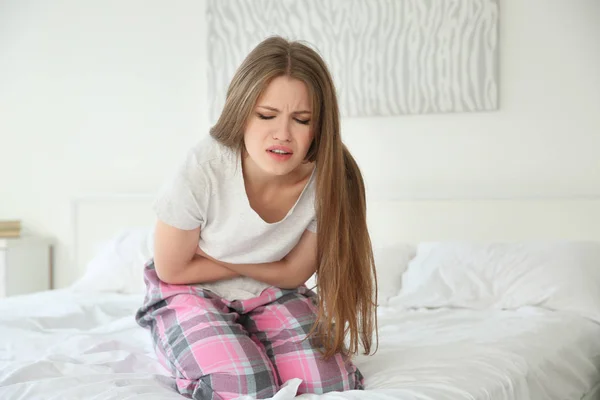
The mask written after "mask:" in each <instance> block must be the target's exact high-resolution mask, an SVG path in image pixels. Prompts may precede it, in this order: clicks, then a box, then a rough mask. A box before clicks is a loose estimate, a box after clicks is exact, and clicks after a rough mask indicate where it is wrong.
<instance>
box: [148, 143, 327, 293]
mask: <svg viewBox="0 0 600 400" xmlns="http://www.w3.org/2000/svg"><path fill="white" fill-rule="evenodd" d="M315 179H316V176H315V170H313V172H312V174H311V176H310V178H309V180H308V182H307V183H306V186H305V187H304V189H303V191H302V193H301V194H300V196H299V198H298V200H297V201H296V203H295V204H294V206H293V207H292V208H291V209H290V211H289V212H288V214H287V215H286V216H285V217H284V218H283V219H282V220H280V221H278V222H275V223H268V222H265V221H264V220H263V219H262V218H261V217H260V216H259V215H258V213H256V211H254V210H253V209H252V207H251V206H250V203H249V201H248V197H247V195H246V189H245V186H244V177H243V174H242V166H241V163H240V157H239V155H238V154H236V153H235V152H234V151H233V150H231V149H229V148H227V147H225V146H223V145H221V144H220V143H219V142H217V141H216V140H215V139H214V138H212V137H211V136H208V137H207V138H205V139H202V140H201V141H199V142H198V143H197V144H196V145H195V146H194V147H193V148H192V149H190V151H189V152H188V154H187V157H186V159H185V161H184V163H183V164H182V165H181V166H180V167H179V168H178V169H177V171H176V173H175V175H174V176H173V177H172V179H171V180H169V181H168V182H167V183H166V184H165V185H164V186H163V187H162V188H161V190H160V192H159V195H158V197H157V199H156V200H155V202H154V210H155V212H156V215H157V217H158V219H160V220H161V221H163V222H164V223H166V224H168V225H171V226H173V227H175V228H179V229H183V230H191V229H196V228H198V227H200V240H199V243H198V245H199V247H200V248H201V249H202V250H203V251H204V252H205V253H206V254H208V255H210V256H211V257H213V258H215V259H217V260H221V261H224V262H228V263H233V264H258V263H266V262H273V261H279V260H281V259H282V258H283V257H285V256H286V255H287V254H288V253H289V252H290V251H291V250H292V249H293V248H294V246H295V245H296V244H297V243H298V241H299V240H300V237H301V236H302V234H303V233H304V231H305V230H306V229H308V230H310V231H312V232H316V230H317V226H316V213H315V203H314V199H315ZM197 286H198V287H201V288H204V289H208V290H210V291H212V292H214V293H216V294H217V295H219V296H221V297H224V298H226V299H228V300H236V299H237V300H245V299H248V298H252V297H256V296H258V295H260V293H261V292H262V291H263V290H264V289H266V288H267V287H269V285H268V284H266V283H264V282H259V281H256V280H254V279H252V278H248V277H238V278H233V279H229V280H224V281H218V282H210V283H202V284H198V285H197Z"/></svg>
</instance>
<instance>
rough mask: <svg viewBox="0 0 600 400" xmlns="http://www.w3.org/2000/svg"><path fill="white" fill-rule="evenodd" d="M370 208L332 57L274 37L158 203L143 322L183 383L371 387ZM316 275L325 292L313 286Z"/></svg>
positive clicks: (262, 394)
mask: <svg viewBox="0 0 600 400" xmlns="http://www.w3.org/2000/svg"><path fill="white" fill-rule="evenodd" d="M365 208H366V206H365V189H364V185H363V179H362V176H361V174H360V171H359V168H358V166H357V164H356V162H355V161H354V159H353V158H352V156H351V155H350V153H349V151H348V150H347V148H346V147H345V146H344V144H343V143H342V140H341V137H340V124H339V113H338V104H337V99H336V94H335V89H334V85H333V82H332V79H331V76H330V73H329V72H328V70H327V67H326V65H325V63H324V62H323V60H322V59H321V58H320V57H319V55H318V54H317V53H316V52H315V51H313V50H312V49H310V48H309V47H307V46H305V45H304V44H301V43H299V42H288V41H286V40H284V39H282V38H280V37H272V38H268V39H266V40H265V41H263V42H262V43H260V44H259V45H258V46H257V47H256V48H255V49H254V50H253V51H252V52H251V53H250V54H249V55H248V56H247V58H246V59H245V60H244V61H243V63H242V65H241V66H240V67H239V69H238V70H237V72H236V74H235V76H234V77H233V80H232V81H231V84H230V86H229V89H228V92H227V98H226V102H225V105H224V108H223V111H222V114H221V116H220V118H219V120H218V121H217V123H216V125H215V126H214V127H213V128H212V129H211V131H210V135H209V136H208V137H207V138H206V139H204V140H201V141H200V142H199V143H198V144H197V145H196V146H194V147H193V148H192V149H191V151H190V152H189V153H188V155H187V159H186V160H185V162H184V163H183V165H182V166H181V168H180V169H179V170H178V172H177V174H176V175H175V176H174V178H173V179H172V180H171V181H170V182H169V183H168V184H167V185H166V186H165V187H164V189H163V190H162V191H161V193H160V195H159V197H158V199H157V200H156V203H155V209H156V213H157V217H158V222H157V224H156V233H155V249H154V255H153V259H152V260H150V261H149V262H148V263H147V264H146V266H145V282H146V285H147V293H146V297H145V300H144V303H143V305H142V306H141V308H140V309H139V311H138V312H137V314H136V320H137V322H138V323H139V325H141V326H142V327H146V328H148V329H150V331H151V333H152V338H153V341H154V346H155V350H156V354H157V357H158V358H159V360H160V362H161V363H162V364H163V365H164V366H165V367H166V368H168V369H169V370H170V371H171V373H172V374H173V376H174V378H175V379H176V382H177V388H178V390H179V392H180V393H181V394H184V395H186V396H189V397H193V398H196V399H229V398H235V397H238V396H241V395H250V396H252V397H256V398H268V397H271V396H273V395H274V394H275V393H276V392H277V391H278V389H279V387H280V386H281V385H282V384H283V383H285V382H286V381H287V380H289V379H292V378H300V379H301V380H302V383H301V384H300V387H299V389H298V392H299V393H324V392H328V391H343V390H351V389H362V388H363V378H362V376H361V373H360V371H359V370H358V369H357V368H356V367H355V366H354V364H353V362H352V360H351V357H352V355H354V354H356V353H358V352H359V342H360V344H361V345H362V347H363V350H364V353H365V354H369V353H371V341H372V335H373V333H374V332H375V331H376V326H377V321H376V312H375V309H376V277H375V269H374V264H373V253H372V248H371V242H370V238H369V234H368V231H367V224H366V210H365ZM315 272H316V276H317V280H316V282H317V292H318V294H317V293H315V292H313V291H311V290H309V289H308V288H307V287H306V286H305V285H304V283H305V282H306V281H307V279H308V278H309V277H311V276H312V275H313V273H315ZM307 337H308V339H307V340H304V339H306V338H307ZM345 339H348V341H347V343H345Z"/></svg>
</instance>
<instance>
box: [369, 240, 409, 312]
mask: <svg viewBox="0 0 600 400" xmlns="http://www.w3.org/2000/svg"><path fill="white" fill-rule="evenodd" d="M415 254H416V246H414V245H411V244H408V243H397V244H394V245H386V246H379V247H374V248H373V258H374V260H375V269H376V271H377V302H378V304H379V305H380V306H388V305H389V301H390V299H391V298H392V297H394V296H396V295H397V294H398V293H399V292H400V288H401V287H402V279H403V278H402V275H403V274H404V272H405V271H406V270H407V268H408V265H409V262H410V260H411V259H412V258H413V257H414V256H415Z"/></svg>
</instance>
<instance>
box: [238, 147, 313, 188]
mask: <svg viewBox="0 0 600 400" xmlns="http://www.w3.org/2000/svg"><path fill="white" fill-rule="evenodd" d="M313 168H314V164H313V163H307V164H301V165H300V166H299V167H298V168H296V169H295V170H294V171H292V172H291V173H289V174H286V175H281V176H277V175H270V174H267V173H265V172H264V171H263V170H262V169H260V167H259V166H258V165H256V163H254V162H253V161H252V159H251V158H250V157H248V156H247V155H245V156H242V171H243V174H244V182H245V184H246V186H247V187H251V188H253V189H254V190H258V191H263V190H267V189H279V188H287V187H290V186H295V185H297V184H298V183H301V182H304V181H306V180H307V179H308V178H309V177H310V175H311V173H312V171H313Z"/></svg>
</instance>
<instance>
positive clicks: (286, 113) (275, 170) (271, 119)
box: [244, 76, 314, 176]
mask: <svg viewBox="0 0 600 400" xmlns="http://www.w3.org/2000/svg"><path fill="white" fill-rule="evenodd" d="M311 116H312V109H311V101H310V97H309V92H308V88H307V87H306V85H305V84H304V82H302V81H300V80H297V79H293V78H290V77H287V76H280V77H277V78H275V79H273V80H272V81H271V82H270V83H269V85H268V86H267V88H266V90H265V91H264V93H263V94H262V96H261V97H260V98H259V99H258V101H257V102H256V105H255V107H254V110H253V112H252V114H251V115H250V118H249V119H248V122H247V123H246V130H245V132H244V143H245V145H246V150H247V151H248V154H249V156H250V157H251V158H252V161H254V163H256V164H257V165H258V167H260V169H261V170H263V171H264V172H265V173H266V174H269V175H277V176H283V175H287V174H289V173H291V172H292V171H294V170H295V169H296V168H298V166H300V165H301V164H302V162H303V161H304V159H305V157H306V154H307V152H308V149H309V147H310V145H311V143H312V140H313V137H314V135H313V131H312V128H311V126H312V124H311V121H310V119H311Z"/></svg>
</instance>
